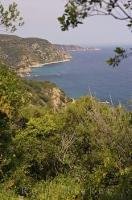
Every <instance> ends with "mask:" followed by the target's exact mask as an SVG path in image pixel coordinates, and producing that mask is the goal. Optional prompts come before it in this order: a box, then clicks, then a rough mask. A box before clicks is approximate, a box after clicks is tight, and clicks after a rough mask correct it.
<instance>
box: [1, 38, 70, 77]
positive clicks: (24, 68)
mask: <svg viewBox="0 0 132 200" xmlns="http://www.w3.org/2000/svg"><path fill="white" fill-rule="evenodd" d="M70 58H71V57H70V55H69V54H68V53H67V52H65V51H64V50H61V49H59V48H57V47H56V46H55V45H54V44H51V43H50V42H49V41H47V40H44V39H40V38H21V37H17V36H14V35H0V59H1V61H2V62H3V63H5V64H7V65H9V66H10V67H11V68H13V69H15V70H17V72H18V73H19V74H22V73H25V72H28V71H30V67H31V66H37V65H41V64H45V63H50V62H58V61H64V60H69V59H70Z"/></svg>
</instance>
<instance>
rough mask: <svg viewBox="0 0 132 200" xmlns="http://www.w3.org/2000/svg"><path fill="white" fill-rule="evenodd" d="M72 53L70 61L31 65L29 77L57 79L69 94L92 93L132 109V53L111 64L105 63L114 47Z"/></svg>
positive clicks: (79, 95)
mask: <svg viewBox="0 0 132 200" xmlns="http://www.w3.org/2000/svg"><path fill="white" fill-rule="evenodd" d="M71 55H72V59H71V60H70V61H69V62H63V63H56V64H50V65H45V66H41V67H38V68H32V71H31V74H30V77H28V78H29V79H33V80H41V81H51V82H53V83H56V84H57V85H58V86H59V87H60V88H61V89H62V90H64V92H65V93H66V95H68V96H69V97H71V98H75V99H76V98H79V97H81V96H85V95H93V96H95V97H96V98H98V99H99V100H101V101H106V102H107V103H110V104H113V105H118V104H122V105H124V106H126V107H127V108H128V109H130V110H132V56H130V57H128V58H127V59H125V60H123V61H122V62H121V63H120V65H119V66H117V67H115V68H113V67H112V66H109V65H108V64H107V63H106V60H108V59H109V58H110V57H112V56H113V55H114V52H113V47H102V48H101V49H100V50H98V51H80V52H71Z"/></svg>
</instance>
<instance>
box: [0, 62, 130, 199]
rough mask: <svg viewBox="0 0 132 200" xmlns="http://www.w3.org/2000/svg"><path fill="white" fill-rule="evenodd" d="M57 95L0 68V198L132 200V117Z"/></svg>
mask: <svg viewBox="0 0 132 200" xmlns="http://www.w3.org/2000/svg"><path fill="white" fill-rule="evenodd" d="M53 88H56V86H55V85H54V84H51V83H49V82H46V83H41V82H32V81H24V80H22V79H21V78H19V77H17V76H16V74H15V73H14V72H12V71H11V70H9V69H8V68H7V67H6V66H5V65H2V64H1V65H0V199H2V200H7V199H9V200H15V199H18V198H19V197H20V196H22V197H23V198H24V199H25V200H26V199H27V200H113V199H114V200H129V199H131V196H132V188H131V184H130V183H131V145H132V139H131V138H132V137H131V136H132V113H131V112H126V111H125V110H124V109H123V108H121V107H118V106H117V107H111V106H109V105H106V104H104V103H101V102H99V101H98V100H96V99H95V98H94V97H82V98H81V99H79V100H76V101H75V102H69V99H68V98H67V100H66V97H65V95H64V93H63V92H62V91H60V92H61V95H60V96H59V97H61V98H60V102H61V101H63V103H62V104H59V107H58V108H57V109H56V107H55V109H54V105H55V106H56V104H54V101H53V96H54V95H52V93H54V90H53ZM55 91H56V90H55ZM64 99H65V100H64ZM64 105H65V106H64Z"/></svg>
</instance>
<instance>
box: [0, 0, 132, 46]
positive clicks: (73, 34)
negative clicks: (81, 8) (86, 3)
mask: <svg viewBox="0 0 132 200" xmlns="http://www.w3.org/2000/svg"><path fill="white" fill-rule="evenodd" d="M14 1H15V2H17V3H18V5H19V9H20V11H21V13H22V15H23V17H24V21H25V25H24V26H23V27H21V28H19V29H18V31H16V32H15V35H19V36H22V37H40V38H44V39H47V40H49V41H50V42H52V43H58V44H80V45H86V46H104V45H113V46H114V45H122V44H130V45H131V44H132V33H131V32H130V31H129V30H128V28H127V27H126V25H125V23H124V22H122V21H118V20H115V19H113V18H112V17H105V16H103V17H100V16H96V17H90V18H88V19H86V20H85V21H84V24H83V25H79V26H78V27H77V28H75V29H70V30H69V31H66V32H62V31H61V29H60V24H59V22H58V21H57V17H59V16H61V15H62V14H63V11H64V5H65V2H66V0H14ZM3 2H5V1H4V0H3ZM11 2H13V0H6V3H11ZM0 33H3V32H2V31H0ZM4 33H5V32H4ZM8 34H9V33H8Z"/></svg>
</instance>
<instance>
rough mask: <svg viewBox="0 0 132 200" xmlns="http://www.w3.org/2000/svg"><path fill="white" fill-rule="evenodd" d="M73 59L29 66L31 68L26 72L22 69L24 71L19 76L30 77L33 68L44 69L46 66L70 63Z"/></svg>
mask: <svg viewBox="0 0 132 200" xmlns="http://www.w3.org/2000/svg"><path fill="white" fill-rule="evenodd" d="M71 58H72V57H71ZM71 58H67V59H65V60H59V61H53V62H48V63H40V64H35V65H29V67H27V70H26V71H24V70H23V68H22V70H23V71H20V72H19V73H18V74H19V76H20V77H26V76H30V73H31V70H32V68H39V67H43V66H46V65H52V64H57V63H63V62H69V61H70V60H71Z"/></svg>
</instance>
